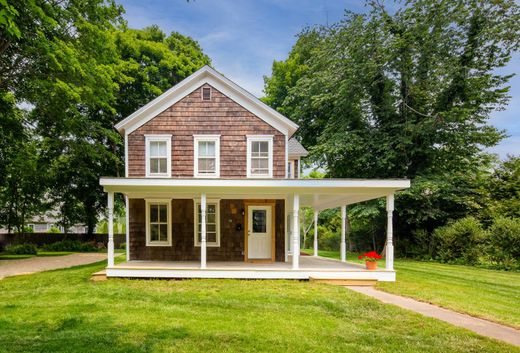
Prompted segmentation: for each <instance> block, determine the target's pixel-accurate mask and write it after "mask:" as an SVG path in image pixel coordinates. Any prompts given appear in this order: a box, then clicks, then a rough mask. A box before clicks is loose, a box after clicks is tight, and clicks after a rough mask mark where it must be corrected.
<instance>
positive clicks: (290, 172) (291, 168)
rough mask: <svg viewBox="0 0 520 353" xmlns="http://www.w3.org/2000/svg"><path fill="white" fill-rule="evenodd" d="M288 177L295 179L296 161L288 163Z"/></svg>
mask: <svg viewBox="0 0 520 353" xmlns="http://www.w3.org/2000/svg"><path fill="white" fill-rule="evenodd" d="M287 178H289V179H294V161H289V162H288V163H287Z"/></svg>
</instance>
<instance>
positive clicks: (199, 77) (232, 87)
mask: <svg viewBox="0 0 520 353" xmlns="http://www.w3.org/2000/svg"><path fill="white" fill-rule="evenodd" d="M205 83H207V84H209V85H211V86H213V87H215V88H216V89H217V90H219V91H220V92H222V93H223V94H225V95H226V96H228V97H229V98H231V99H232V100H234V101H235V102H237V103H238V104H240V105H241V106H242V107H244V108H245V109H247V110H249V111H250V112H251V113H253V114H255V115H256V116H257V117H259V118H260V119H262V120H263V121H265V122H266V123H268V124H269V125H271V126H272V127H274V128H275V129H277V130H279V131H280V132H282V133H283V134H285V135H287V136H288V137H290V136H292V135H293V134H294V133H295V132H296V130H297V129H298V125H296V124H295V123H294V122H292V121H291V120H289V119H288V118H286V117H285V116H283V115H282V114H280V113H278V112H277V111H276V110H274V109H273V108H271V107H269V106H268V105H267V104H265V103H263V102H262V101H260V100H259V99H258V98H256V97H255V96H253V95H252V94H251V93H249V92H248V91H246V90H245V89H243V88H242V87H240V86H239V85H237V84H236V83H234V82H232V81H231V80H229V79H228V78H226V77H224V76H222V75H221V74H219V73H218V72H217V71H215V70H214V69H212V68H211V67H209V66H207V65H205V66H203V67H202V68H201V69H199V70H197V71H196V72H194V73H193V74H192V75H190V76H188V77H187V78H185V79H184V80H182V81H181V82H179V83H178V84H176V85H175V86H173V87H172V88H170V89H169V90H167V91H166V92H164V93H163V94H161V95H160V96H159V97H157V98H155V99H154V100H152V101H151V102H149V103H148V104H146V105H144V106H143V107H141V108H139V109H138V110H136V111H135V112H134V113H132V114H131V115H129V116H128V117H127V118H125V119H123V120H121V121H120V122H119V123H117V124H116V126H115V128H116V129H117V130H118V131H119V132H120V133H121V134H129V133H131V132H132V131H134V130H136V129H137V128H139V127H140V126H142V125H144V124H145V123H147V122H148V121H150V120H151V119H153V118H154V117H156V116H157V115H158V114H160V113H161V112H163V111H165V110H166V109H168V108H169V107H171V106H172V105H173V104H175V103H177V102H178V101H180V100H181V99H182V98H184V97H186V96H187V95H188V94H190V93H191V92H193V91H194V90H195V89H197V88H199V87H200V86H202V85H203V84H205Z"/></svg>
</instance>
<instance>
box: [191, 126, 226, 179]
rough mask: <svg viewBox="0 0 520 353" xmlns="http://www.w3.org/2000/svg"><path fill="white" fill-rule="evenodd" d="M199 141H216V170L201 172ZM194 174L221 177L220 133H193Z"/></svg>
mask: <svg viewBox="0 0 520 353" xmlns="http://www.w3.org/2000/svg"><path fill="white" fill-rule="evenodd" d="M199 142H215V172H214V173H212V174H200V173H199ZM193 176H194V177H195V178H219V177H220V135H193Z"/></svg>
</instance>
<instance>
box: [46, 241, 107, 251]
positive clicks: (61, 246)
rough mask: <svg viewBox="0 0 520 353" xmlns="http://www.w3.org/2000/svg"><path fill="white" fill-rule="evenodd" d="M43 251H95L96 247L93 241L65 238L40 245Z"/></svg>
mask: <svg viewBox="0 0 520 353" xmlns="http://www.w3.org/2000/svg"><path fill="white" fill-rule="evenodd" d="M42 249H43V250H45V251H73V252H95V251H97V250H98V249H97V247H96V246H95V245H94V244H93V243H84V242H81V241H79V240H71V239H65V240H61V241H58V242H55V243H51V244H45V245H43V246H42Z"/></svg>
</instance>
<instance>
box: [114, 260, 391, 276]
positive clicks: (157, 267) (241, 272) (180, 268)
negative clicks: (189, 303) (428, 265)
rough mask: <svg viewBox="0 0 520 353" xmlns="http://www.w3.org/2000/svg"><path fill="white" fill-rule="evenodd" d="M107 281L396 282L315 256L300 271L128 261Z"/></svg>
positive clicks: (287, 265) (288, 265) (284, 266)
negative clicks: (304, 280)
mask: <svg viewBox="0 0 520 353" xmlns="http://www.w3.org/2000/svg"><path fill="white" fill-rule="evenodd" d="M107 277H139V278H146V277H148V278H241V279H306V280H308V279H352V280H379V281H395V271H389V270H386V269H384V268H382V269H378V270H375V271H368V270H366V269H365V267H364V266H363V265H360V264H355V263H350V262H341V261H338V260H333V259H327V258H323V257H314V256H300V266H299V269H297V270H293V269H292V259H291V257H289V261H288V262H274V263H251V262H243V261H208V262H207V267H206V268H205V269H201V268H200V262H198V261H136V260H133V261H126V262H122V263H119V264H116V265H114V266H112V267H109V268H107Z"/></svg>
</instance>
